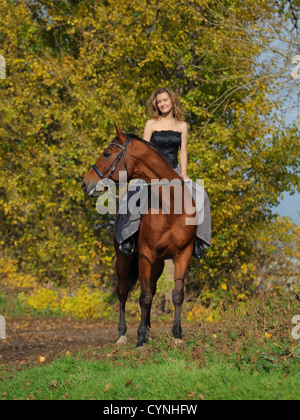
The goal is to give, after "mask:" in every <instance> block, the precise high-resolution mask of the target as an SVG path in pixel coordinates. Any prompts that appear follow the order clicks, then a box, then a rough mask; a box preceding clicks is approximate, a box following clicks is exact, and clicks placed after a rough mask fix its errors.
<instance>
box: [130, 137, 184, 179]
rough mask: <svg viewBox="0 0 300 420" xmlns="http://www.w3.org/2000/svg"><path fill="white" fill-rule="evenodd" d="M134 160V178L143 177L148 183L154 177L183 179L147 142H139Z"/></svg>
mask: <svg viewBox="0 0 300 420" xmlns="http://www.w3.org/2000/svg"><path fill="white" fill-rule="evenodd" d="M134 160H135V165H134V170H133V175H132V179H143V180H144V181H146V182H148V183H150V182H151V180H154V179H158V180H162V179H167V180H168V181H173V180H174V179H181V177H180V176H179V175H178V174H177V172H175V171H174V170H173V169H172V168H171V167H170V166H169V165H168V164H167V163H166V162H165V161H164V159H162V158H161V157H160V156H159V155H158V154H157V153H155V151H153V150H152V149H151V148H150V147H148V146H147V145H145V144H139V148H138V150H136V152H135V153H134Z"/></svg>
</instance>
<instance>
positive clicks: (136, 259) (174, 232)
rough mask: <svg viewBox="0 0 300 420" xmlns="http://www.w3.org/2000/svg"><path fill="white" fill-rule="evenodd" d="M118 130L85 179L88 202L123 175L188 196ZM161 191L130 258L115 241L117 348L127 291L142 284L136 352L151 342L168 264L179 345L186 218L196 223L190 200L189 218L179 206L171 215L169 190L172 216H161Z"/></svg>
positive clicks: (189, 234)
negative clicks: (172, 270) (155, 309)
mask: <svg viewBox="0 0 300 420" xmlns="http://www.w3.org/2000/svg"><path fill="white" fill-rule="evenodd" d="M116 130H117V137H116V138H115V139H114V140H113V142H112V143H110V145H109V146H108V147H107V149H106V150H105V151H104V152H103V154H102V155H101V157H100V158H99V159H98V161H97V162H96V164H95V165H93V166H92V168H91V169H90V171H89V172H88V173H87V174H86V176H85V177H84V180H83V183H82V188H83V191H84V193H85V194H86V195H87V196H93V197H96V196H98V195H99V194H100V193H101V192H104V191H105V189H106V187H105V182H103V183H102V182H101V180H102V181H103V180H104V179H111V180H113V181H114V182H115V183H118V182H119V181H120V178H119V176H120V172H121V171H126V172H127V175H128V180H132V179H142V180H144V181H145V182H146V183H148V184H151V180H157V179H159V180H162V179H164V180H168V181H171V182H172V181H174V180H179V181H176V182H177V184H180V188H181V189H182V200H184V196H185V194H190V192H189V191H188V188H187V186H186V185H185V183H184V181H183V179H182V178H181V177H180V176H179V175H178V174H177V173H176V172H175V171H174V170H173V169H172V168H171V166H170V165H169V163H168V162H167V160H165V159H164V157H163V156H162V155H161V153H159V152H158V151H157V150H156V149H155V148H154V147H153V146H151V144H150V143H148V142H146V141H145V140H142V139H140V138H139V137H137V136H135V135H126V134H124V133H123V132H122V130H121V129H119V128H118V127H116ZM120 149H121V150H120ZM102 184H103V185H102ZM177 186H178V185H177ZM96 187H97V188H96ZM163 188H164V187H160V195H159V207H160V210H159V214H157V211H156V212H154V213H156V214H152V213H153V212H151V203H148V206H149V211H148V214H143V215H142V220H141V225H140V230H139V232H137V234H135V237H134V239H135V249H134V253H133V254H132V255H131V256H125V255H123V254H122V253H121V251H120V250H119V244H118V243H117V241H116V238H115V236H114V246H115V250H116V254H117V259H116V274H117V278H118V285H117V288H116V295H117V297H118V299H119V302H120V322H119V327H118V330H119V340H118V343H119V344H122V343H124V342H126V340H127V339H126V331H127V326H126V321H125V306H126V301H127V298H128V295H129V293H130V291H131V290H132V289H133V287H134V286H135V285H136V284H137V282H138V279H140V286H141V295H140V300H139V304H140V308H141V323H140V326H139V328H138V343H137V348H139V347H142V346H143V344H144V343H146V342H147V340H148V338H149V334H150V328H151V323H150V314H151V305H152V301H153V298H154V296H155V293H156V286H157V282H158V280H159V278H160V277H161V275H162V273H163V270H164V261H165V260H168V259H172V260H173V262H174V265H175V279H174V280H175V288H174V290H173V293H172V298H173V299H172V300H173V304H174V306H175V317H174V325H173V329H172V332H173V335H174V337H175V339H176V340H178V341H181V340H182V328H181V308H182V304H183V301H184V279H185V275H186V271H187V269H188V267H189V264H190V261H191V259H192V255H193V243H194V240H195V238H196V229H197V227H196V226H195V225H187V223H186V218H191V217H192V218H195V217H196V214H197V213H196V208H195V205H194V201H193V200H192V203H193V208H192V212H190V211H188V212H187V210H186V209H185V206H184V204H183V206H182V212H181V214H175V212H174V207H175V193H174V189H173V188H170V187H169V189H170V212H169V213H170V214H163V212H162V211H161V210H162V204H163V203H162V196H163V194H162V189H163ZM193 210H194V213H193Z"/></svg>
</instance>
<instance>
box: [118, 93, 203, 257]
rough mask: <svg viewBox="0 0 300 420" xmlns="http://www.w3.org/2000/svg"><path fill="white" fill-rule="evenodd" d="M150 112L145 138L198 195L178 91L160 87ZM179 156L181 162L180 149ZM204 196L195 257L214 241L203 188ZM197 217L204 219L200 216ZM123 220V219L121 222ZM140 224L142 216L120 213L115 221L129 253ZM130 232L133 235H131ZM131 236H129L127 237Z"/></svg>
mask: <svg viewBox="0 0 300 420" xmlns="http://www.w3.org/2000/svg"><path fill="white" fill-rule="evenodd" d="M148 112H149V114H150V115H151V116H152V119H150V120H149V121H147V123H146V126H145V130H144V136H143V138H144V140H146V141H148V142H150V143H151V145H152V146H154V147H155V148H156V149H157V150H159V152H161V154H162V155H163V156H164V157H165V158H166V159H167V161H168V162H169V164H170V165H171V167H172V168H173V169H174V170H175V171H176V172H177V173H178V174H180V175H181V176H182V178H183V179H184V180H186V181H189V185H188V186H189V188H190V191H191V193H192V195H193V197H194V199H195V195H196V194H197V193H198V192H199V189H200V187H199V186H198V185H197V184H195V183H194V182H192V181H191V180H190V179H189V177H188V175H187V163H188V158H187V140H188V126H187V123H186V122H184V121H183V117H182V110H181V107H180V102H179V100H178V98H177V96H176V95H175V93H174V92H172V91H171V90H170V89H168V88H162V89H158V90H157V91H156V92H155V93H154V94H153V95H152V97H151V98H150V100H149V103H148ZM179 149H180V153H179V160H180V164H179V162H178V151H179ZM200 194H201V195H202V197H204V203H202V204H203V206H201V209H198V216H200V215H199V213H200V212H201V213H202V217H201V218H202V220H203V222H202V223H199V224H198V229H197V239H196V241H195V244H194V257H196V258H197V259H202V258H203V254H204V250H205V248H208V247H209V246H210V244H211V216H210V206H209V199H208V196H207V193H206V192H205V191H204V190H203V189H202V190H201V191H200ZM198 220H201V219H200V217H198ZM122 221H123V223H122ZM122 225H123V226H126V229H124V231H125V230H126V232H123V236H122V234H121V232H122ZM138 227H139V220H138V219H137V218H136V216H135V217H134V218H132V222H131V220H130V214H129V219H128V220H127V221H125V218H124V217H122V218H120V217H118V218H117V224H116V233H117V235H116V237H117V241H118V242H119V243H120V244H121V245H120V250H121V251H122V252H123V253H124V254H125V255H130V254H131V253H132V252H133V249H134V241H133V238H132V235H133V234H134V233H135V232H136V231H137V229H138ZM129 235H130V236H129ZM128 236H129V237H128Z"/></svg>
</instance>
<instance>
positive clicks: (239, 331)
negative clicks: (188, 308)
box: [0, 300, 300, 400]
mask: <svg viewBox="0 0 300 420" xmlns="http://www.w3.org/2000/svg"><path fill="white" fill-rule="evenodd" d="M298 309H299V307H298V306H297V307H295V306H294V305H293V304H292V303H291V302H279V301H276V300H275V301H268V300H263V301H260V302H257V301H252V302H250V303H249V305H248V306H247V307H246V308H244V309H243V311H242V312H241V311H240V310H231V311H228V312H227V314H226V315H224V320H223V322H222V323H220V324H203V325H199V326H196V327H195V328H194V330H193V331H192V332H186V334H185V338H184V343H183V344H181V345H179V346H176V344H175V343H174V341H173V339H172V338H171V336H170V335H168V334H165V333H157V332H156V333H155V332H154V336H153V341H152V342H150V343H149V344H148V345H147V346H146V347H145V348H144V350H142V351H136V350H135V349H134V345H135V342H129V343H128V344H127V345H126V346H124V347H122V348H116V347H115V346H113V345H109V346H104V347H101V348H98V349H90V350H87V351H85V352H81V353H78V354H73V355H71V356H70V357H64V358H61V359H58V360H56V361H54V362H53V363H51V364H49V365H42V366H38V367H35V368H32V369H24V370H22V371H19V372H16V371H14V368H13V367H6V366H2V369H1V368H0V399H3V400H18V399H36V400H38V399H44V400H63V399H71V400H85V399H86V400H90V399H98V400H127V399H135V400H145V399H148V400H149V399H150V400H169V399H170V400H185V399H190V400H197V399H205V400H235V399H236V400H238V399H242V400H247V399H248V400H299V399H300V373H299V362H300V342H299V341H295V340H293V339H292V337H291V330H292V324H291V319H292V317H293V315H295V313H297V312H296V311H298ZM70 350H71V349H70Z"/></svg>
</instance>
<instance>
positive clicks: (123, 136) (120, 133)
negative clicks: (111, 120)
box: [115, 124, 127, 143]
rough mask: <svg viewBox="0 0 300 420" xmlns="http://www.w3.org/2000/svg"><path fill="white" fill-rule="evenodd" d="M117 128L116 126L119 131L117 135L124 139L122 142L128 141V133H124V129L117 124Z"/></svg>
mask: <svg viewBox="0 0 300 420" xmlns="http://www.w3.org/2000/svg"><path fill="white" fill-rule="evenodd" d="M115 128H116V132H117V136H118V138H119V139H120V140H121V141H122V142H124V143H125V142H126V139H127V136H126V134H124V133H123V131H122V130H121V129H120V128H119V127H118V126H117V125H116V124H115Z"/></svg>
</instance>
